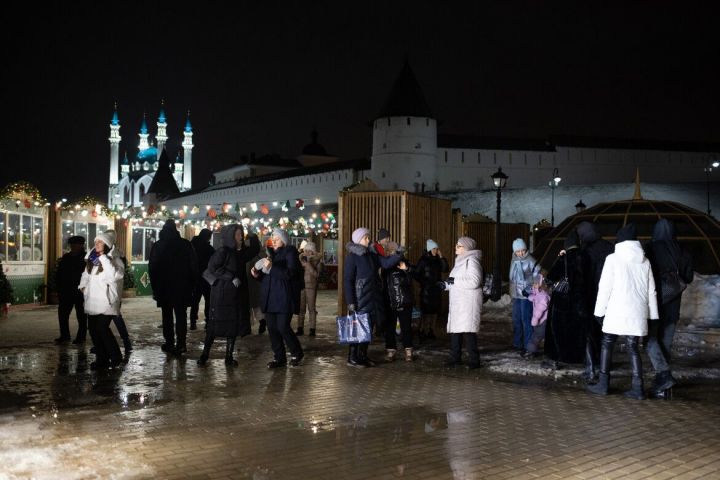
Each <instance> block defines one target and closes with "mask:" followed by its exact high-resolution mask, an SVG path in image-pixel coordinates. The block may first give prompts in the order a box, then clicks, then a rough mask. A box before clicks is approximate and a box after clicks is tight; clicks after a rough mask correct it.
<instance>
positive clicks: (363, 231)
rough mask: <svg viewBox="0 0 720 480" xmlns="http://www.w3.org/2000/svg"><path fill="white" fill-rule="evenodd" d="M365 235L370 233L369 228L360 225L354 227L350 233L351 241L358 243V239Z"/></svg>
mask: <svg viewBox="0 0 720 480" xmlns="http://www.w3.org/2000/svg"><path fill="white" fill-rule="evenodd" d="M365 235H368V236H369V235H370V230H368V229H367V228H364V227H360V228H357V229H355V231H353V233H352V241H353V243H360V240H362V239H363V237H364V236H365Z"/></svg>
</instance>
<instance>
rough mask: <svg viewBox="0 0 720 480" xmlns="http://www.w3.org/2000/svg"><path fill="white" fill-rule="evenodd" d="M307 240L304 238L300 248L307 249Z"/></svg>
mask: <svg viewBox="0 0 720 480" xmlns="http://www.w3.org/2000/svg"><path fill="white" fill-rule="evenodd" d="M307 243H308V242H307V240H303V241H302V242H300V246H299V247H298V250H305V247H307Z"/></svg>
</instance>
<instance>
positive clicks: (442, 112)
mask: <svg viewBox="0 0 720 480" xmlns="http://www.w3.org/2000/svg"><path fill="white" fill-rule="evenodd" d="M205 3H208V4H209V2H203V4H202V5H201V2H196V3H195V4H194V5H193V6H192V7H179V5H181V4H179V3H168V4H167V5H165V6H160V5H158V4H157V3H155V2H149V3H148V4H147V5H144V6H143V7H142V9H137V10H132V9H131V8H130V7H127V6H125V5H123V4H122V2H116V3H115V5H116V7H115V8H113V9H112V10H111V9H102V8H101V7H100V4H99V3H92V4H91V3H88V4H86V5H81V4H79V3H78V4H76V2H57V3H56V4H55V5H54V6H52V7H47V8H44V9H41V8H40V7H35V9H34V10H31V11H27V12H20V13H18V14H16V15H15V16H14V17H9V16H6V18H5V19H4V20H3V28H2V33H0V35H2V40H3V57H4V60H3V64H4V65H3V69H2V71H3V83H4V87H3V88H2V107H3V108H2V117H3V123H4V127H3V137H4V142H3V147H4V152H3V157H4V158H3V161H2V169H1V170H0V184H2V185H5V184H7V183H9V182H11V181H15V180H20V179H25V180H28V181H30V182H32V183H34V184H35V185H36V186H37V187H39V188H40V190H41V192H42V193H43V194H44V195H45V196H46V197H48V198H49V199H50V200H55V199H57V198H60V197H62V196H66V197H68V198H70V199H72V198H77V197H79V196H82V195H85V194H94V195H97V196H99V197H100V198H101V199H103V200H106V197H107V182H108V168H109V143H108V141H107V138H108V134H109V128H108V124H109V122H110V119H111V116H112V109H113V103H114V102H115V101H117V102H118V110H119V116H120V123H121V125H122V129H121V131H120V132H121V135H122V137H123V141H122V144H121V155H122V152H124V151H126V150H129V151H130V152H131V153H134V152H136V150H135V148H136V146H137V139H138V137H137V133H138V130H139V127H140V122H141V119H142V114H143V111H147V115H148V124H149V126H150V132H151V133H153V134H154V132H155V122H156V121H157V114H158V108H159V105H160V101H161V99H165V105H166V113H167V115H168V124H169V127H168V135H169V136H170V140H169V142H168V143H169V145H170V147H171V148H172V149H175V147H176V145H178V144H179V142H180V141H181V139H182V137H181V131H182V126H183V125H184V120H185V112H186V110H187V109H190V110H191V121H192V123H193V128H194V132H195V135H194V141H195V145H196V146H195V148H194V150H193V185H194V186H195V187H198V186H201V185H205V184H207V181H208V178H209V176H210V174H211V172H212V171H215V170H218V169H221V168H227V167H229V166H231V165H232V164H233V162H236V161H238V160H239V159H240V157H241V156H242V155H247V154H249V153H250V152H255V153H256V154H257V155H263V154H268V153H278V154H280V155H282V156H283V157H290V158H294V157H296V156H297V155H299V154H300V151H301V149H302V147H303V146H304V145H305V144H307V143H308V142H309V139H310V132H311V130H312V129H313V127H317V129H318V131H319V133H320V143H322V144H323V145H324V146H325V147H326V149H327V150H328V151H329V152H330V153H333V154H336V155H338V156H340V157H341V158H343V159H354V158H361V157H369V155H370V146H371V133H372V132H371V130H370V128H369V127H368V126H367V124H368V122H370V121H372V120H373V119H374V117H375V115H376V114H377V113H378V112H379V111H380V108H381V107H382V104H383V103H384V101H385V99H386V97H387V95H388V92H389V90H390V87H391V84H392V82H393V80H394V79H395V77H396V75H397V74H398V72H399V70H400V68H401V67H402V63H403V60H404V58H405V56H406V55H407V57H408V58H409V61H410V64H411V66H412V68H413V70H414V71H415V74H416V76H417V78H418V80H419V82H420V84H421V86H422V88H423V90H424V92H425V95H426V97H427V100H428V103H429V104H430V107H431V108H432V109H433V111H434V112H435V116H436V117H437V118H438V119H439V121H440V124H441V126H440V131H441V133H458V134H460V133H461V134H472V135H489V136H502V137H541V136H545V135H548V134H564V135H589V136H600V137H629V138H651V139H665V140H683V141H685V140H689V141H702V142H717V141H720V111H719V107H720V82H719V81H718V75H717V74H718V70H720V69H718V59H720V30H719V29H718V26H717V18H718V16H717V13H718V12H717V11H709V10H708V9H709V8H710V7H709V6H710V5H711V4H712V3H713V2H698V3H693V2H681V3H680V2H676V5H675V6H671V5H670V4H669V2H667V3H665V2H632V3H633V5H628V4H629V3H630V2H612V3H609V2H568V3H565V2H543V3H541V2H529V3H518V2H506V1H498V2H473V3H475V6H474V7H463V8H460V7H459V6H458V7H455V8H451V3H450V2H432V3H434V4H435V5H433V6H430V2H427V3H425V2H329V1H315V2H294V3H293V4H292V5H289V6H286V7H284V8H276V9H272V8H270V7H268V6H265V5H260V3H263V4H264V3H270V2H253V4H254V5H252V6H250V5H246V6H243V7H242V8H237V9H236V10H233V11H223V10H219V9H217V8H216V7H212V6H209V5H205ZM243 3H245V2H243ZM247 3H250V2H247ZM390 3H392V5H390ZM337 4H342V5H341V6H338V5H337ZM37 5H39V4H37ZM422 5H425V6H422ZM457 5H460V3H458V4H457ZM25 8H28V7H25Z"/></svg>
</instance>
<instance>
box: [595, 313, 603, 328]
mask: <svg viewBox="0 0 720 480" xmlns="http://www.w3.org/2000/svg"><path fill="white" fill-rule="evenodd" d="M604 320H605V315H603V316H602V317H598V316H597V315H595V321H596V322H598V324H599V325H600V326H601V327H602V324H603V321H604Z"/></svg>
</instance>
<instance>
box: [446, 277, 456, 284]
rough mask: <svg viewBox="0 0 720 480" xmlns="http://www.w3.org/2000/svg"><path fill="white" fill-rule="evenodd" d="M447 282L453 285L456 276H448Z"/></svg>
mask: <svg viewBox="0 0 720 480" xmlns="http://www.w3.org/2000/svg"><path fill="white" fill-rule="evenodd" d="M445 282H446V283H447V284H448V285H452V284H453V283H455V278H454V277H448V278H447V280H445Z"/></svg>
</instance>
